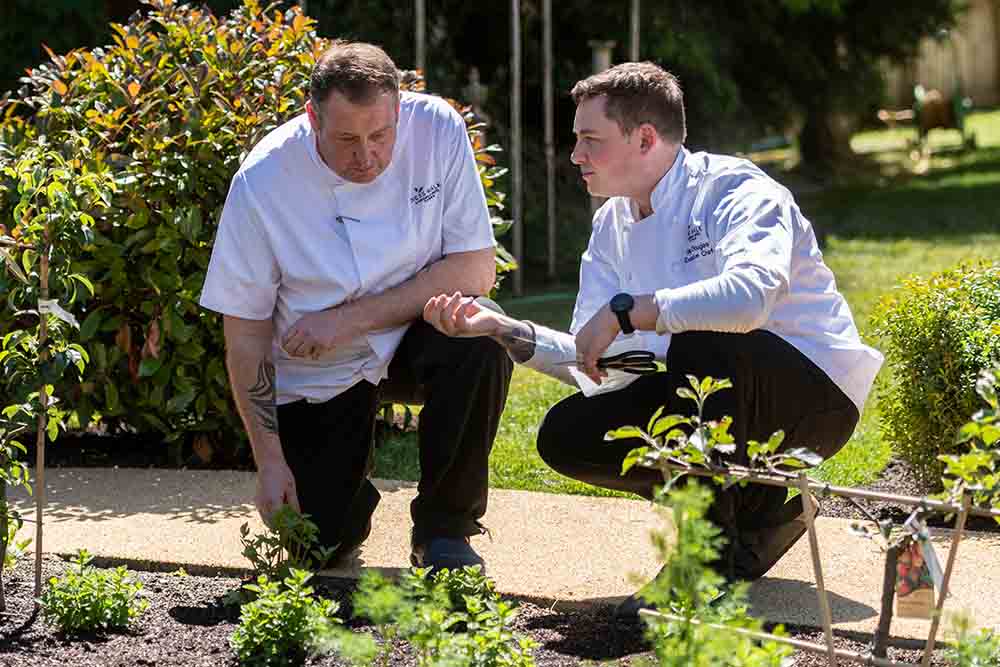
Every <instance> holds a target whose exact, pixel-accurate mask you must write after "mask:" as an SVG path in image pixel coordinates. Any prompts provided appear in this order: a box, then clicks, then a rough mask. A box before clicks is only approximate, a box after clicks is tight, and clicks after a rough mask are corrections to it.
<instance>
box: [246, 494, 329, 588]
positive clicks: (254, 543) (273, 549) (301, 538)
mask: <svg viewBox="0 0 1000 667" xmlns="http://www.w3.org/2000/svg"><path fill="white" fill-rule="evenodd" d="M270 523H271V525H270V526H269V527H268V529H267V531H266V532H265V533H262V534H259V535H254V536H253V537H250V525H249V524H246V523H245V524H243V525H242V526H240V542H241V543H242V544H243V556H244V557H245V558H246V559H247V560H249V561H250V563H251V565H252V566H253V569H254V571H255V572H256V573H257V574H258V575H264V576H266V577H267V578H268V580H270V581H272V582H281V581H285V580H286V579H288V577H289V576H290V575H291V571H292V569H293V568H295V569H299V570H310V571H314V570H320V569H322V568H324V567H325V566H326V565H327V563H328V562H329V561H330V558H331V557H332V555H333V552H334V550H335V548H334V547H323V546H319V544H318V540H319V528H318V527H317V526H316V524H315V523H313V522H312V520H310V518H309V515H308V514H300V513H298V512H296V511H295V510H294V509H292V507H291V506H290V505H282V506H281V507H280V508H278V510H277V511H276V512H275V513H274V514H273V515H272V516H271V522H270Z"/></svg>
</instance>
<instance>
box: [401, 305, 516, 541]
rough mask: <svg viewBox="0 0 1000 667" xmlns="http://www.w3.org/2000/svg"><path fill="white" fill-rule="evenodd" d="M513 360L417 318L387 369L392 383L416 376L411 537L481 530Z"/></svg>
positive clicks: (476, 340) (497, 348)
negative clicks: (419, 402)
mask: <svg viewBox="0 0 1000 667" xmlns="http://www.w3.org/2000/svg"><path fill="white" fill-rule="evenodd" d="M512 373H513V363H512V362H511V361H510V358H509V357H508V356H507V353H506V352H505V351H504V350H503V348H501V347H500V346H499V345H497V344H496V343H494V342H493V341H491V340H489V339H488V338H449V337H448V336H445V335H443V334H441V333H439V332H438V331H436V330H435V329H434V328H433V327H432V326H430V325H429V324H427V323H426V322H423V321H418V322H415V323H414V324H413V325H412V326H411V327H410V329H409V330H408V331H407V333H406V336H405V337H404V338H403V342H402V343H401V344H400V346H399V349H398V350H397V352H396V356H395V357H394V358H393V360H392V364H391V365H390V367H389V380H388V381H389V382H396V381H397V380H399V381H402V382H407V381H411V382H412V381H415V382H417V383H418V384H420V385H422V387H423V391H424V394H425V403H424V408H423V410H422V411H421V413H420V425H419V431H418V436H419V440H420V484H419V487H418V493H417V497H416V498H415V499H414V500H413V503H412V504H411V506H410V513H411V515H412V517H413V526H414V529H413V530H414V532H413V539H414V542H415V543H420V542H422V541H424V540H426V539H427V538H428V537H431V536H434V537H462V536H467V535H477V534H479V533H480V532H481V528H480V526H479V519H480V518H482V516H483V514H485V512H486V498H487V491H488V487H489V455H490V451H491V450H492V448H493V439H494V437H495V436H496V433H497V427H498V425H499V423H500V414H501V413H502V412H503V408H504V404H505V403H506V401H507V388H508V386H509V384H510V377H511V374H512Z"/></svg>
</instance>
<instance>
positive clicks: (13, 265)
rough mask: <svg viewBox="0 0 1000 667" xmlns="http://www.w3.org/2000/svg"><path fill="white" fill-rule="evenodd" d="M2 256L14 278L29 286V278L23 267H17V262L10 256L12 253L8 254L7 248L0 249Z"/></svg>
mask: <svg viewBox="0 0 1000 667" xmlns="http://www.w3.org/2000/svg"><path fill="white" fill-rule="evenodd" d="M0 255H3V260H4V263H5V264H6V265H7V268H8V269H10V272H11V273H13V274H14V277H15V278H17V279H18V280H20V281H21V282H22V283H24V284H25V285H27V284H28V277H27V276H26V275H24V272H23V271H22V270H21V267H19V266H18V265H17V262H15V261H14V258H13V256H12V255H11V254H10V252H8V250H7V249H6V248H3V247H0Z"/></svg>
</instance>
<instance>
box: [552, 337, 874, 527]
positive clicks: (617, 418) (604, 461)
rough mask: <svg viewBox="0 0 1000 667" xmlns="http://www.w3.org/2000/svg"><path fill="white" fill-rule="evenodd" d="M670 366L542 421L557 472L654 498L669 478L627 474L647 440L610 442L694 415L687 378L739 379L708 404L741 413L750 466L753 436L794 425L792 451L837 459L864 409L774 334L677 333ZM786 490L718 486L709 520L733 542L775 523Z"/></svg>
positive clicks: (788, 441)
mask: <svg viewBox="0 0 1000 667" xmlns="http://www.w3.org/2000/svg"><path fill="white" fill-rule="evenodd" d="M666 365H667V371H666V372H665V373H658V374H656V375H651V376H645V377H641V378H639V379H638V380H636V381H635V382H633V383H632V384H631V385H629V386H628V387H626V388H624V389H621V390H618V391H615V392H611V393H608V394H600V395H598V396H593V397H591V398H585V397H584V396H583V394H574V395H573V396H570V397H568V398H566V399H564V400H562V401H560V402H559V403H557V404H556V405H555V406H553V408H552V409H551V410H549V412H548V414H547V415H546V416H545V419H544V421H543V422H542V426H541V429H540V430H539V434H538V453H539V454H540V455H541V457H542V459H543V460H545V462H546V463H548V464H549V465H550V466H552V467H553V468H554V469H555V470H556V471H558V472H560V473H562V474H564V475H567V476H568V477H572V478H574V479H578V480H580V481H583V482H587V483H590V484H594V485H597V486H602V487H606V488H611V489H619V490H625V491H631V492H633V493H637V494H639V495H641V496H644V497H647V498H649V497H651V496H652V493H653V487H654V486H655V485H658V484H662V482H663V480H662V477H661V476H660V474H659V473H658V472H656V471H653V470H649V469H642V468H633V469H632V470H631V471H630V472H629V473H628V474H627V475H625V476H621V475H620V474H619V473H620V471H621V462H622V460H623V459H624V457H625V455H626V454H628V452H629V451H630V450H632V449H634V448H636V447H640V446H642V445H643V442H642V441H641V440H639V439H637V438H636V439H627V440H616V441H612V442H606V441H604V434H605V433H606V432H607V431H609V430H612V429H615V428H619V427H621V426H628V425H636V426H642V427H645V426H646V424H647V423H648V421H649V418H650V417H651V416H652V415H653V412H655V410H656V409H657V408H659V407H660V406H663V405H665V406H666V409H665V411H664V414H681V415H690V414H694V412H695V410H696V409H697V408H696V406H695V404H694V402H692V401H689V400H685V399H681V398H679V397H678V396H677V388H678V387H686V386H688V382H687V379H686V377H685V376H686V375H688V374H690V375H694V376H696V377H698V378H702V377H705V376H712V377H715V378H729V379H730V380H732V382H733V385H734V386H733V388H732V389H727V390H723V391H721V392H719V393H716V394H714V395H713V396H712V397H710V398H709V399H708V400H707V401H706V403H705V415H704V417H705V418H706V419H719V418H721V417H722V416H724V415H729V416H731V417H732V418H733V425H732V427H731V428H730V432H731V433H732V434H733V436H734V438H735V440H736V443H737V445H738V447H737V451H736V454H735V455H734V456H733V457H731V459H730V460H731V461H732V462H733V463H737V464H746V463H747V462H748V459H747V454H746V442H747V440H750V439H752V440H758V441H762V440H766V439H767V438H768V437H770V435H771V434H772V433H773V432H774V431H777V430H779V429H782V430H784V431H785V434H786V436H785V441H784V444H783V448H792V447H806V448H808V449H811V450H813V451H815V452H817V453H819V454H820V455H821V456H823V457H825V458H828V457H830V456H833V455H834V454H835V453H837V452H838V451H839V450H840V448H841V447H843V446H844V444H846V442H847V440H848V439H849V438H850V436H851V433H853V431H854V427H855V425H856V424H857V421H858V411H857V408H856V407H855V406H854V404H853V403H851V401H850V399H848V398H847V397H846V396H845V395H844V394H843V392H841V390H840V389H839V388H838V387H837V386H836V385H835V384H834V383H833V382H832V381H831V380H830V379H829V377H827V375H826V374H825V373H823V371H822V370H820V369H819V368H818V367H817V366H815V364H813V363H812V362H811V361H809V359H807V358H806V357H805V356H804V355H803V354H802V353H800V352H799V351H798V350H796V349H795V348H794V347H793V346H791V345H790V344H788V343H786V342H785V341H783V340H782V339H781V338H779V337H778V336H776V335H774V334H771V333H769V332H766V331H761V330H758V331H753V332H750V333H748V334H726V333H715V332H686V333H682V334H676V335H674V336H673V337H672V338H671V342H670V347H669V351H668V354H667V362H666ZM785 496H786V491H785V489H783V488H776V487H767V486H762V485H752V484H751V485H748V486H747V487H746V488H745V489H741V488H739V487H732V488H730V489H728V490H726V491H725V492H717V494H716V502H715V503H714V504H713V507H712V508H711V510H710V512H709V518H711V519H712V520H713V521H715V522H716V523H717V524H718V525H720V527H723V528H724V529H725V530H726V532H727V533H728V537H729V538H730V540H732V538H733V537H734V532H735V531H738V530H739V529H741V528H755V527H762V526H766V525H768V522H769V520H771V519H772V518H773V516H774V513H775V512H776V511H777V509H778V508H780V506H781V505H782V504H783V502H784V499H785Z"/></svg>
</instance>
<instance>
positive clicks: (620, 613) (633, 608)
mask: <svg viewBox="0 0 1000 667" xmlns="http://www.w3.org/2000/svg"><path fill="white" fill-rule="evenodd" d="M665 569H666V566H663V567H662V568H660V571H659V572H657V573H656V577H653V580H654V581H655V580H656V579H657V578H658V577H659V576H660V575H661V574H662V573H663V570H665ZM728 583H729V582H726V583H725V584H723V586H722V587H721V588H719V589H718V592H717V593H716V594H715V597H713V598H712V599H711V600H709V601H708V603H709V604H710V605H712V604H715V603H716V602H718V601H719V600H721V599H722V598H724V597H725V596H726V592H727V584H728ZM647 586H649V584H646V586H643V587H642V588H640V589H639V590H638V591H636V592H635V593H633V594H632V595H630V596H628V597H627V598H625V599H624V600H622V601H621V602H620V603H618V606H617V607H615V620H618V621H635V620H638V618H639V610H640V609H651V610H656V605H655V604H653V603H652V602H650V601H649V600H647V599H646V598H644V597H643V596H642V592H643V590H645V589H646V587H647Z"/></svg>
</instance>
